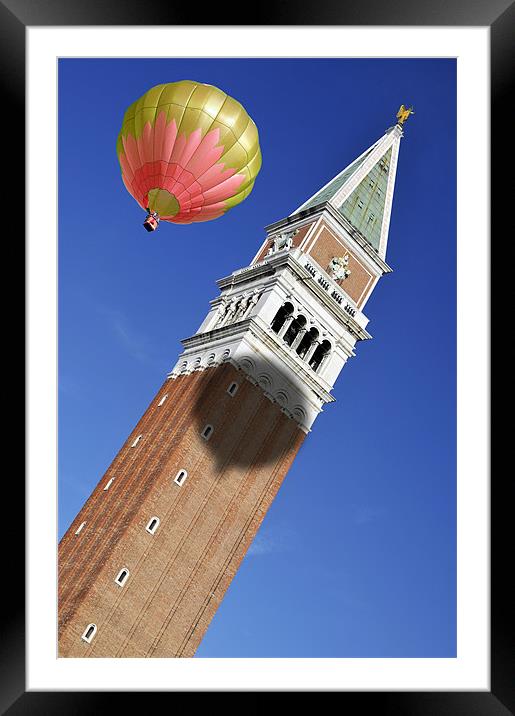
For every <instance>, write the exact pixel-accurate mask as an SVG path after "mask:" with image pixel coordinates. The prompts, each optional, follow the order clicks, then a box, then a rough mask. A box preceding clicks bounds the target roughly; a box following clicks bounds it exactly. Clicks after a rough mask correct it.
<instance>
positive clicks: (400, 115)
mask: <svg viewBox="0 0 515 716" xmlns="http://www.w3.org/2000/svg"><path fill="white" fill-rule="evenodd" d="M410 114H415V112H414V111H413V107H405V106H404V105H403V104H401V106H400V107H399V111H398V112H397V120H398V122H399V124H404V122H405V121H406V120H407V119H408V117H409V116H410Z"/></svg>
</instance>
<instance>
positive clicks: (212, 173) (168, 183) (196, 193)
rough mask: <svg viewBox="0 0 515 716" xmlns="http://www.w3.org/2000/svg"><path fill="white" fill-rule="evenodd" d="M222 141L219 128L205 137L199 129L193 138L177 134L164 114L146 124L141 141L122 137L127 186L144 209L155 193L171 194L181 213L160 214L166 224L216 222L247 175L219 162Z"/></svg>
mask: <svg viewBox="0 0 515 716" xmlns="http://www.w3.org/2000/svg"><path fill="white" fill-rule="evenodd" d="M219 141H220V130H219V129H217V128H215V129H212V130H210V131H209V132H207V134H206V135H205V137H204V138H202V134H201V131H200V129H196V130H195V131H194V132H192V133H191V134H190V135H189V136H186V135H185V134H178V131H177V125H176V122H175V119H172V121H171V122H169V123H168V124H167V123H166V114H165V112H160V113H159V114H158V116H157V118H156V121H155V123H154V125H153V126H152V125H151V124H150V122H147V123H146V124H145V126H144V128H143V132H142V133H141V135H140V137H139V138H138V139H137V140H136V139H135V138H134V137H133V136H132V135H130V134H129V135H127V136H126V137H122V142H123V149H124V152H122V153H121V154H120V165H121V168H122V179H123V182H124V184H125V186H126V187H127V189H128V191H129V193H130V194H132V196H133V197H134V198H135V199H136V201H137V202H138V204H139V205H140V206H141V207H142V208H143V209H146V208H147V206H148V194H149V192H151V191H152V190H153V189H166V191H168V192H169V193H170V194H173V196H175V198H176V199H177V201H178V203H179V210H178V212H177V214H175V215H174V216H162V217H161V218H162V219H163V220H165V221H171V222H173V223H177V224H188V223H191V222H194V221H209V220H210V219H215V218H217V217H219V216H221V215H222V214H223V213H224V212H225V210H226V205H225V202H226V201H227V199H229V198H230V197H232V196H234V194H236V193H237V191H238V188H239V187H240V186H241V184H242V183H243V181H244V180H245V174H237V173H236V170H235V169H231V168H226V167H225V165H224V163H223V162H221V161H220V157H221V156H222V154H223V152H224V147H223V145H219V144H218V143H219Z"/></svg>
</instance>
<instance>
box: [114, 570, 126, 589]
mask: <svg viewBox="0 0 515 716" xmlns="http://www.w3.org/2000/svg"><path fill="white" fill-rule="evenodd" d="M128 578H129V570H128V569H127V567H124V568H123V569H121V570H120V571H119V572H118V575H117V577H116V579H115V580H114V581H115V582H116V584H118V585H119V586H120V587H123V585H124V584H125V582H126V581H127V580H128Z"/></svg>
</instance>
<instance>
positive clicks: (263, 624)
mask: <svg viewBox="0 0 515 716" xmlns="http://www.w3.org/2000/svg"><path fill="white" fill-rule="evenodd" d="M180 79H193V80H198V81H200V82H206V83H209V84H214V85H216V86H218V87H220V88H221V89H222V90H224V91H225V92H227V93H228V94H230V95H231V96H233V97H235V98H236V99H237V100H239V101H240V102H242V104H243V105H244V106H245V108H246V109H247V111H248V113H249V114H250V115H251V117H252V118H253V119H254V121H255V122H256V124H257V127H258V130H259V133H260V143H261V149H262V153H263V167H262V169H261V172H260V174H259V175H258V177H257V180H256V184H255V188H254V190H253V192H252V194H251V195H250V196H249V198H248V199H247V200H246V201H244V202H243V203H242V204H240V205H239V206H237V207H235V208H234V209H232V210H231V211H229V212H228V213H227V214H226V215H225V216H224V217H222V218H220V219H217V220H215V221H211V222H208V223H203V224H198V225H194V224H193V225H189V226H175V225H172V224H166V223H162V224H161V226H160V228H159V231H157V232H156V233H155V234H147V233H146V232H145V230H144V229H143V227H142V225H141V224H142V221H143V219H144V215H143V212H142V211H141V209H140V208H139V207H138V205H137V204H136V202H135V201H134V199H133V198H132V197H131V196H130V195H129V194H128V193H127V191H126V190H125V187H124V186H123V184H122V181H121V177H120V169H119V165H118V161H117V158H116V153H115V142H116V137H117V135H118V132H119V129H120V127H121V121H122V117H123V113H124V110H125V109H126V107H127V106H128V105H129V104H130V103H131V102H133V101H134V100H135V99H137V98H138V97H139V96H140V95H142V94H143V93H144V92H145V91H146V90H147V89H149V88H150V87H152V86H153V85H156V84H159V83H162V82H173V81H177V80H180ZM401 103H405V104H410V105H411V104H412V105H413V106H414V108H415V115H414V116H412V117H410V119H409V121H408V122H407V124H406V129H405V137H404V138H403V140H402V141H401V149H400V155H399V165H398V171H397V182H396V190H395V196H394V203H393V211H392V219H391V225H390V238H389V245H388V253H387V261H388V263H389V264H390V265H391V266H392V267H393V269H394V272H393V273H392V274H390V275H388V276H385V277H383V278H382V279H381V281H380V282H379V284H378V286H377V288H376V289H375V292H374V293H373V295H372V297H371V298H370V300H369V301H368V303H367V305H366V309H365V313H366V315H367V316H368V317H369V319H370V323H369V325H368V327H367V328H368V330H369V331H370V333H371V334H372V335H373V340H371V341H366V342H361V343H359V344H358V345H357V350H356V353H357V356H356V357H355V358H354V359H352V360H350V361H349V362H348V363H347V365H346V366H345V368H344V370H343V371H342V373H341V375H340V377H339V379H338V381H337V383H336V386H335V388H334V396H335V398H336V401H337V402H336V403H334V404H332V405H329V406H327V407H326V409H325V411H324V412H323V413H322V414H321V415H320V416H319V417H318V418H317V420H316V422H315V425H314V429H313V432H312V433H311V434H310V435H309V436H308V438H307V440H306V441H305V443H304V445H303V446H302V448H301V450H300V452H299V454H298V456H297V458H296V460H295V462H294V464H293V467H292V468H291V470H290V472H289V473H288V475H287V477H286V479H285V481H284V483H283V486H282V487H281V489H280V491H279V494H278V496H277V498H276V500H275V501H274V503H273V505H272V507H271V508H270V510H269V512H268V514H267V516H266V518H265V520H264V522H263V525H262V527H261V529H260V531H259V533H258V535H257V537H256V539H255V541H254V543H253V545H252V546H251V548H250V550H249V552H248V554H247V556H246V557H245V559H244V561H243V563H242V566H241V567H240V570H239V572H238V573H237V575H236V577H235V579H234V580H233V582H232V584H231V586H230V588H229V590H228V592H227V594H226V596H225V598H224V600H223V602H222V604H221V606H220V608H219V610H218V612H217V614H216V616H215V618H214V619H213V621H212V623H211V626H210V627H209V629H208V632H207V634H206V636H205V637H204V640H203V642H202V644H201V646H200V648H199V649H198V651H197V657H452V656H455V655H456V340H455V336H456V192H455V189H456V64H455V61H454V60H452V59H449V60H442V59H438V60H433V59H427V60H425V59H413V60H409V59H400V60H385V59H366V60H354V59H335V60H325V59H267V60H265V59H234V60H225V59H203V60H190V59H177V60H175V59H170V60H167V59H148V60H130V59H128V60H125V59H120V60H117V59H109V60H105V59H98V60H96V59H84V60H81V59H77V60H75V59H66V60H60V61H59V495H58V498H59V537H60V536H61V535H62V534H63V533H64V532H65V530H66V529H67V528H68V526H69V524H70V523H71V521H72V520H73V518H74V517H75V515H76V514H77V512H78V511H79V509H80V507H81V506H82V504H83V502H84V501H85V500H86V499H87V497H88V496H89V494H90V493H91V491H92V490H93V488H94V486H95V485H96V483H97V482H98V481H99V479H100V478H101V477H102V475H103V473H104V472H105V470H106V469H107V467H108V466H109V464H110V462H111V461H112V459H113V457H114V456H115V454H116V453H117V451H118V450H119V448H120V447H121V445H122V444H123V442H124V441H125V440H126V438H127V436H128V434H129V432H130V431H131V430H132V429H133V427H134V425H135V423H136V422H137V420H138V419H139V418H140V417H141V415H142V413H143V412H144V410H145V409H146V407H147V405H148V404H149V402H150V401H151V400H152V398H153V396H154V394H155V393H156V391H157V389H158V388H159V386H160V385H161V383H162V381H163V379H164V378H165V376H166V373H167V372H168V371H169V370H170V368H171V367H172V366H173V364H174V363H175V360H176V357H177V355H178V353H179V352H180V349H181V346H180V343H179V341H180V339H181V338H185V337H187V336H190V335H192V334H193V333H194V332H195V331H196V330H197V328H198V326H199V325H200V323H201V321H202V319H203V317H204V316H205V314H206V312H207V310H208V307H209V304H208V302H209V300H210V299H212V298H214V297H215V296H216V295H217V294H218V289H217V287H216V285H215V281H216V279H218V278H220V277H222V276H226V275H227V274H229V273H231V271H233V270H235V269H237V268H241V267H243V266H246V265H247V264H248V263H249V261H250V260H251V259H252V257H253V255H254V253H255V251H256V249H257V248H258V246H259V245H260V244H261V242H262V240H263V238H264V235H265V232H264V229H263V227H264V226H266V225H267V224H270V223H272V222H274V221H277V220H279V219H281V218H282V217H284V216H286V215H288V214H290V213H291V212H292V211H293V210H294V209H295V208H296V207H297V206H299V205H300V204H301V203H302V202H304V201H305V200H306V199H307V198H308V197H310V196H311V195H312V194H313V193H314V192H315V191H316V190H317V189H318V188H320V187H321V186H322V185H323V184H325V183H326V182H327V181H328V180H329V179H330V178H332V177H333V176H334V175H335V174H337V173H338V172H339V171H341V169H343V167H344V166H345V165H346V164H348V163H349V162H350V161H351V160H353V159H354V158H355V157H356V156H357V155H358V154H360V153H361V152H362V151H363V150H364V149H366V148H367V147H368V146H369V145H370V144H372V143H373V142H374V141H375V140H376V139H378V138H379V137H380V136H381V135H382V134H383V133H384V131H385V130H386V129H387V128H388V127H389V126H391V124H393V122H394V121H395V113H396V111H397V109H398V107H399V105H400V104H401Z"/></svg>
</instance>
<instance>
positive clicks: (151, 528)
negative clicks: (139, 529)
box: [146, 517, 160, 535]
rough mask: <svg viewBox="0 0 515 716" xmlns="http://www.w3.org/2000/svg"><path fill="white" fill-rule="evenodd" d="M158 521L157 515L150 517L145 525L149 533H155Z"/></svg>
mask: <svg viewBox="0 0 515 716" xmlns="http://www.w3.org/2000/svg"><path fill="white" fill-rule="evenodd" d="M159 523H160V520H159V517H151V518H150V520H149V523H148V525H147V527H146V530H147V532H150V534H151V535H153V534H155V533H156V530H157V528H158V527H159Z"/></svg>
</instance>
